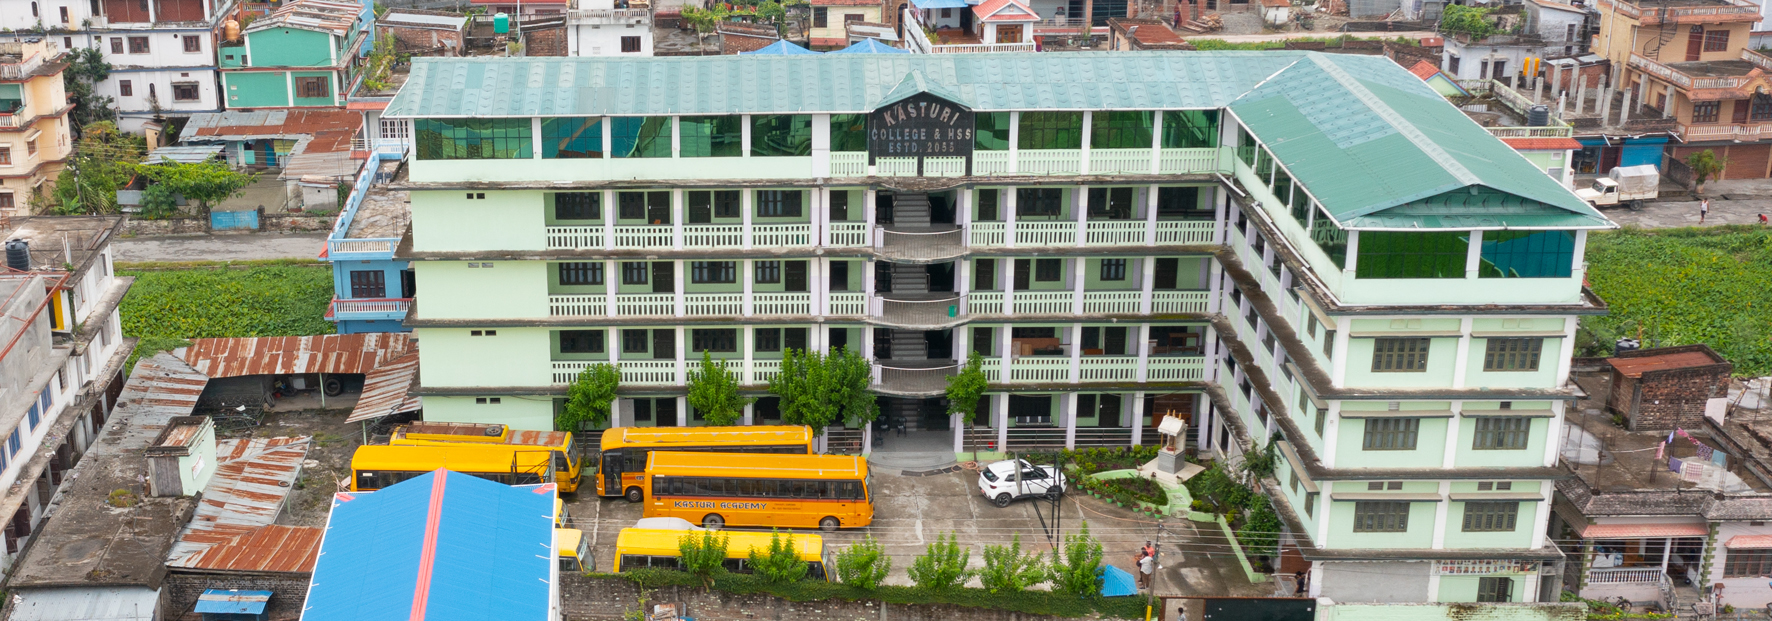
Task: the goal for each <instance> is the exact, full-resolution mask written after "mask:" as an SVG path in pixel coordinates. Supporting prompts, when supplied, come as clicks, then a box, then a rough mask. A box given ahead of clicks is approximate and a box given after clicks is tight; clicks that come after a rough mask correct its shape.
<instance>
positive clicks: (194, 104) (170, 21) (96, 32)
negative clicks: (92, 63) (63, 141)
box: [0, 0, 236, 133]
mask: <svg viewBox="0 0 1772 621" xmlns="http://www.w3.org/2000/svg"><path fill="white" fill-rule="evenodd" d="M235 12H236V11H235V3H234V2H233V0H154V1H152V2H147V1H143V0H85V1H81V0H0V32H3V31H4V30H7V29H10V30H13V31H15V32H16V31H25V30H29V29H33V28H48V29H51V32H48V33H47V34H44V35H31V36H43V37H45V39H46V40H47V41H48V42H49V43H51V44H53V46H55V47H58V48H59V51H57V52H54V53H52V54H51V56H55V55H59V54H60V53H61V52H66V51H69V50H73V49H76V48H91V49H96V50H99V52H100V53H101V54H103V57H104V60H105V62H107V63H109V64H110V65H111V71H110V75H109V76H108V77H106V78H105V79H104V80H103V81H101V82H100V83H99V84H98V85H97V86H96V88H95V89H94V91H95V92H96V93H97V94H98V95H101V96H104V97H110V98H112V100H113V101H114V105H115V107H116V108H117V113H118V119H117V125H118V127H120V128H121V129H123V130H124V131H128V132H138V133H139V132H142V131H143V129H144V126H145V125H146V124H148V123H150V122H152V121H153V120H154V118H155V117H156V116H159V117H164V118H171V119H181V118H184V117H185V116H186V115H189V114H194V113H198V112H214V111H217V110H220V109H221V108H222V101H221V92H220V90H219V89H218V87H217V82H216V46H217V44H218V42H220V41H222V40H224V39H225V38H226V36H227V30H228V29H227V22H228V21H229V17H230V15H234V14H235ZM6 36H7V35H0V37H6ZM13 36H17V35H13ZM15 40H16V39H15Z"/></svg>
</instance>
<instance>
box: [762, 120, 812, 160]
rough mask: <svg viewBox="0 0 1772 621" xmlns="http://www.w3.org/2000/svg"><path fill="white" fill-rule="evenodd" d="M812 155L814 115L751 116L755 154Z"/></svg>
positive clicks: (772, 155)
mask: <svg viewBox="0 0 1772 621" xmlns="http://www.w3.org/2000/svg"><path fill="white" fill-rule="evenodd" d="M808 155H812V115H810V114H759V115H755V116H752V117H751V156H752V157H805V156H808Z"/></svg>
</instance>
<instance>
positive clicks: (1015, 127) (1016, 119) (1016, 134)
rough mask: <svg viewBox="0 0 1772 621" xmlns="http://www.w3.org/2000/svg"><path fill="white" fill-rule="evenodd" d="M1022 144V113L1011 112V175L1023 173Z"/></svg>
mask: <svg viewBox="0 0 1772 621" xmlns="http://www.w3.org/2000/svg"><path fill="white" fill-rule="evenodd" d="M1020 142H1021V113H1020V112H1010V113H1009V173H1010V174H1015V173H1017V172H1020V171H1021V168H1020V167H1021V161H1020V160H1021V145H1020V144H1019V143H1020ZM1010 200H1014V199H1010ZM1009 204H1010V205H1011V206H1014V205H1015V203H1009ZM1010 213H1015V212H1014V211H1010Z"/></svg>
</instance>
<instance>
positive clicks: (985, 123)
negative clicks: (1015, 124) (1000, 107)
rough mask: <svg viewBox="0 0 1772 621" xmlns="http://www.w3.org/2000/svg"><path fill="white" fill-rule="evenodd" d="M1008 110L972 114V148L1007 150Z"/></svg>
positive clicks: (976, 149)
mask: <svg viewBox="0 0 1772 621" xmlns="http://www.w3.org/2000/svg"><path fill="white" fill-rule="evenodd" d="M1010 118H1011V117H1010V115H1009V113H1008V112H977V113H974V114H973V115H972V130H973V131H972V148H973V150H975V151H1008V150H1009V120H1010Z"/></svg>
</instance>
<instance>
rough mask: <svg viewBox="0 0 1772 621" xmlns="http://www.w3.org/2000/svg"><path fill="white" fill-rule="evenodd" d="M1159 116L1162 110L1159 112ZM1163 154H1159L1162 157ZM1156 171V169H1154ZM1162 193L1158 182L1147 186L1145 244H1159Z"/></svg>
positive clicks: (1145, 196) (1145, 197)
mask: <svg viewBox="0 0 1772 621" xmlns="http://www.w3.org/2000/svg"><path fill="white" fill-rule="evenodd" d="M1157 114H1158V115H1159V116H1160V115H1162V112H1158V113H1157ZM1161 157H1162V156H1161V155H1159V156H1158V158H1159V159H1160V158H1161ZM1153 172H1154V171H1153ZM1159 194H1161V192H1160V191H1159V189H1158V188H1157V184H1155V183H1153V184H1150V185H1149V186H1146V187H1145V195H1144V245H1146V246H1155V245H1157V196H1158V195H1159Z"/></svg>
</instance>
